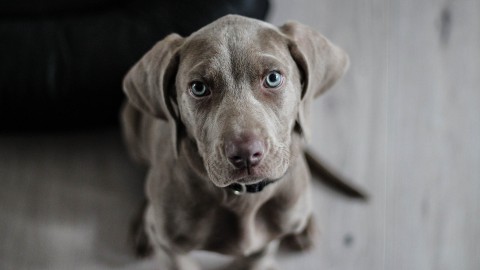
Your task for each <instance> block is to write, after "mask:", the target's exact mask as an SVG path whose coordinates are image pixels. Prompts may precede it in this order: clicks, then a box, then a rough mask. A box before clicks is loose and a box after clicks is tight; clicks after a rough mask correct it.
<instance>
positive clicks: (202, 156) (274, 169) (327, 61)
mask: <svg viewBox="0 0 480 270" xmlns="http://www.w3.org/2000/svg"><path fill="white" fill-rule="evenodd" d="M348 63H349V61H348V57H347V55H346V54H345V52H344V51H343V50H341V49H340V48H338V47H336V46H335V45H333V44H332V43H331V42H330V41H328V40H327V39H326V38H325V37H323V36H322V35H321V34H319V33H317V32H316V31H314V30H313V29H311V28H309V27H307V26H305V25H302V24H300V23H297V22H288V23H286V24H284V25H283V26H281V27H275V26H273V25H271V24H268V23H265V22H262V21H258V20H254V19H249V18H245V17H241V16H234V15H229V16H225V17H223V18H220V19H218V20H216V21H215V22H213V23H211V24H209V25H207V26H205V27H204V28H202V29H200V30H198V31H197V32H195V33H193V34H192V35H190V36H189V37H185V38H184V37H180V36H179V35H176V34H171V35H169V36H167V37H166V38H165V39H163V40H162V41H160V42H158V43H157V44H156V45H155V46H154V47H153V48H152V49H151V50H150V51H149V52H147V53H146V54H145V56H143V58H142V59H141V60H140V61H139V62H138V63H137V64H135V66H134V67H133V68H132V69H131V70H130V71H129V72H128V74H127V75H126V77H125V79H124V84H123V88H124V91H125V93H126V95H127V97H128V101H127V103H126V105H125V107H124V109H123V114H122V123H123V131H124V136H125V140H126V144H127V147H128V149H129V152H130V153H131V155H132V156H133V157H134V158H135V159H136V160H138V161H139V162H141V163H143V164H145V165H146V166H147V167H148V175H147V179H146V196H147V200H148V202H147V205H146V209H145V212H144V214H143V222H142V225H141V226H140V227H141V228H140V229H141V231H140V233H139V234H138V235H139V236H141V235H143V232H144V233H145V234H146V237H147V239H148V242H149V244H150V245H151V246H152V247H153V250H154V252H155V254H156V256H158V257H159V261H160V263H161V268H160V269H162V270H163V269H188V270H190V269H198V268H197V266H196V265H195V264H194V262H192V261H191V260H190V259H189V257H188V253H189V252H190V251H193V250H207V251H213V252H219V253H222V254H227V255H232V256H234V257H235V259H234V260H233V262H232V264H231V265H229V266H228V267H227V268H226V269H277V267H276V265H275V262H274V258H273V257H274V254H275V252H276V248H277V246H278V244H279V242H280V241H282V240H288V242H290V243H297V244H300V247H301V248H306V247H308V246H309V245H310V244H311V241H312V239H311V238H312V232H313V231H314V229H315V227H314V224H313V219H312V206H311V194H310V193H311V192H310V172H309V170H308V168H307V164H306V161H305V158H304V156H303V147H304V141H305V138H306V137H308V133H309V130H308V121H309V107H310V103H311V101H312V100H313V99H314V98H315V97H317V96H319V95H320V94H322V93H323V92H325V91H326V90H327V89H328V88H330V87H331V86H332V85H333V84H334V83H335V82H336V81H337V80H338V79H339V78H340V77H341V76H342V75H343V73H344V72H345V70H346V69H347V67H348Z"/></svg>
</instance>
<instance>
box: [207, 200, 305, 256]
mask: <svg viewBox="0 0 480 270" xmlns="http://www.w3.org/2000/svg"><path fill="white" fill-rule="evenodd" d="M243 196H255V195H249V194H247V195H243ZM242 199H248V198H242ZM295 206H296V204H287V203H285V202H284V201H283V202H282V200H281V199H280V198H271V199H269V200H267V201H265V202H263V203H261V204H259V205H253V206H249V205H247V206H240V207H238V206H237V207H228V206H219V207H216V208H215V209H214V210H212V212H211V214H210V217H211V218H212V226H211V227H210V229H209V230H208V232H207V237H206V238H205V242H204V245H203V247H202V249H205V250H209V251H215V252H219V253H223V254H231V255H248V254H252V253H255V252H258V251H259V250H261V249H262V248H264V247H265V246H266V245H267V244H268V243H269V242H271V241H272V240H274V239H277V238H279V237H281V236H283V235H285V234H290V233H294V232H298V231H299V230H300V229H301V228H302V227H303V226H304V224H305V222H306V219H307V216H308V213H307V212H306V211H305V212H298V210H297V209H296V207H295ZM243 207H245V208H243ZM204 233H205V232H204Z"/></svg>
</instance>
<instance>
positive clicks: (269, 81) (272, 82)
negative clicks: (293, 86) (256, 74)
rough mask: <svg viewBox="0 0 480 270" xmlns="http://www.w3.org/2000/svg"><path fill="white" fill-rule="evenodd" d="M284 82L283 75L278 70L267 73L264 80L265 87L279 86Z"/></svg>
mask: <svg viewBox="0 0 480 270" xmlns="http://www.w3.org/2000/svg"><path fill="white" fill-rule="evenodd" d="M282 82H283V76H282V74H280V72H278V71H271V72H270V73H268V74H267V76H266V77H265V79H264V80H263V86H264V87H265V88H277V87H279V86H280V85H281V84H282Z"/></svg>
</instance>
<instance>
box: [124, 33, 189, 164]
mask: <svg viewBox="0 0 480 270" xmlns="http://www.w3.org/2000/svg"><path fill="white" fill-rule="evenodd" d="M182 43H183V38H182V37H181V36H179V35H177V34H170V35H169V36H167V37H166V38H164V39H163V40H161V41H160V42H158V43H157V44H155V46H154V47H153V48H152V49H150V51H148V52H147V53H146V54H145V55H144V56H143V57H142V59H140V61H138V62H137V63H136V64H135V65H134V66H133V67H132V68H131V69H130V71H129V72H128V73H127V75H126V76H125V78H124V79H123V91H124V92H125V94H126V95H127V97H128V100H129V101H130V102H131V103H132V104H133V105H134V106H135V107H136V108H137V109H139V110H141V111H143V112H145V113H147V114H150V115H152V116H154V117H156V118H160V119H163V120H165V121H167V122H168V123H169V125H170V130H171V132H172V140H173V148H174V152H175V153H174V154H175V156H176V155H177V151H178V145H177V144H178V143H179V142H178V138H177V136H178V135H179V134H178V133H179V129H180V125H181V122H180V117H179V114H178V110H177V109H178V107H177V105H176V97H175V95H176V93H175V76H176V73H177V69H178V55H177V52H178V49H179V47H180V46H181V45H182Z"/></svg>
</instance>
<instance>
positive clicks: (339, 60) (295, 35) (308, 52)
mask: <svg viewBox="0 0 480 270" xmlns="http://www.w3.org/2000/svg"><path fill="white" fill-rule="evenodd" d="M280 31H282V32H283V34H285V35H286V36H287V37H288V43H289V44H288V45H289V49H290V54H291V55H292V57H293V59H294V61H295V62H296V63H297V66H298V67H299V69H300V72H301V74H302V94H301V98H302V100H301V104H300V108H299V112H298V116H297V125H298V126H299V128H300V132H301V133H302V134H303V135H304V136H305V137H306V138H307V139H308V137H309V133H310V132H309V130H308V129H307V126H308V124H309V123H308V120H309V111H310V103H311V101H312V100H313V99H314V98H316V97H318V96H319V95H320V94H322V93H323V92H325V91H326V90H327V89H329V88H330V87H331V86H332V85H334V84H335V82H336V81H337V80H338V79H340V78H341V77H342V75H343V74H344V73H345V71H346V70H347V69H348V66H349V63H350V61H349V59H348V55H347V54H346V53H345V52H344V51H343V50H342V49H340V48H339V47H337V46H335V45H334V44H332V43H331V42H330V41H329V40H328V39H326V38H325V37H324V36H322V35H321V34H320V33H318V32H317V31H315V30H313V29H312V28H310V27H308V26H306V25H303V24H301V23H298V22H287V23H286V24H284V25H283V26H281V27H280Z"/></svg>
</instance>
